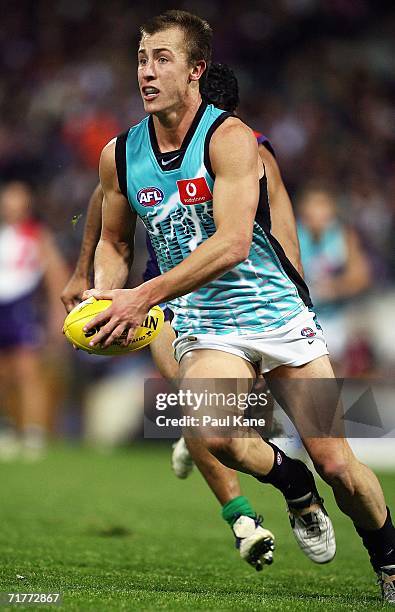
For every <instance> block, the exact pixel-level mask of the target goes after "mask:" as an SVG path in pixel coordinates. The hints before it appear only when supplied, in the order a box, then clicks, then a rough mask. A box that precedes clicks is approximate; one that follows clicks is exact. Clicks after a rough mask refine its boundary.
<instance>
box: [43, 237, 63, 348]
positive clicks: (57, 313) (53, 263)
mask: <svg viewBox="0 0 395 612" xmlns="http://www.w3.org/2000/svg"><path fill="white" fill-rule="evenodd" d="M40 257H41V261H42V263H43V268H44V279H43V280H44V285H45V289H46V292H47V304H48V329H49V335H50V337H51V338H52V339H55V340H58V339H60V337H61V336H60V333H59V330H60V329H61V327H62V324H63V320H64V309H63V306H62V304H61V302H60V300H59V295H60V293H61V291H62V289H63V287H64V286H65V284H66V282H67V280H68V277H69V270H68V266H67V264H66V261H65V259H64V257H63V255H62V254H61V252H60V250H59V248H58V246H57V245H56V242H55V239H54V237H53V235H52V233H51V232H50V231H48V230H47V229H42V230H41V236H40Z"/></svg>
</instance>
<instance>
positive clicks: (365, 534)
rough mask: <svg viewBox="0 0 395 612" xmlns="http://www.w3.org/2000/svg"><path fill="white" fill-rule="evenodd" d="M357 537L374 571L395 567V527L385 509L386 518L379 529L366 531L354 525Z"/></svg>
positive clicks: (388, 512)
mask: <svg viewBox="0 0 395 612" xmlns="http://www.w3.org/2000/svg"><path fill="white" fill-rule="evenodd" d="M355 529H356V530H357V533H358V535H360V536H361V538H362V542H363V545H364V546H365V548H366V550H367V551H368V553H369V556H370V562H371V564H372V565H373V569H374V570H376V571H377V570H378V569H379V568H380V567H382V566H383V565H395V527H394V525H393V524H392V520H391V513H390V511H389V508H387V518H386V519H385V523H384V525H383V526H382V527H380V529H375V530H374V531H370V530H369V531H368V530H366V529H362V528H361V527H357V525H355Z"/></svg>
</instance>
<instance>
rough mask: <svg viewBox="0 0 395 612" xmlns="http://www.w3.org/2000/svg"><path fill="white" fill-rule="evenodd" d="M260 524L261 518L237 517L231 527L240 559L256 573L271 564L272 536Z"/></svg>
mask: <svg viewBox="0 0 395 612" xmlns="http://www.w3.org/2000/svg"><path fill="white" fill-rule="evenodd" d="M261 523H262V517H261V516H257V517H255V518H252V517H250V516H239V518H238V519H237V521H236V522H235V523H234V524H233V527H232V529H233V533H234V534H235V537H236V548H238V549H239V552H240V557H241V558H242V559H244V560H245V561H247V563H249V564H250V565H252V566H253V567H255V569H256V571H257V572H260V571H261V570H263V566H264V565H271V564H272V563H273V550H274V535H273V534H272V532H271V531H269V530H268V529H264V528H263V527H262V526H261Z"/></svg>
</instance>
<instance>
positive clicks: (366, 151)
mask: <svg viewBox="0 0 395 612" xmlns="http://www.w3.org/2000/svg"><path fill="white" fill-rule="evenodd" d="M168 8H184V9H187V10H191V11H193V12H196V13H197V14H199V15H200V16H202V17H205V18H207V19H208V21H209V22H210V23H211V25H212V26H213V28H214V57H213V59H215V60H216V61H221V62H225V63H228V64H229V65H230V66H231V67H232V68H233V69H234V70H235V72H236V75H237V77H238V79H239V84H240V97H241V107H240V115H241V117H242V118H243V119H244V120H245V121H246V122H247V123H248V124H249V125H251V126H252V127H253V128H254V129H257V130H261V131H263V132H264V133H265V134H266V135H267V136H268V137H269V138H270V140H271V142H272V144H273V146H274V149H275V151H276V154H277V159H278V162H279V164H280V168H281V170H282V174H283V178H284V182H285V184H286V186H287V188H288V190H289V192H290V195H291V197H292V199H293V201H294V203H295V206H296V212H297V210H298V208H297V206H298V200H300V198H301V193H302V191H303V190H304V189H305V187H306V185H308V184H310V183H312V182H314V184H316V185H317V184H319V185H321V186H322V185H325V186H328V187H329V188H330V191H331V194H332V195H333V196H334V197H335V199H336V205H337V209H338V213H337V214H338V216H339V220H340V221H341V222H342V223H344V224H346V225H347V226H350V227H352V229H353V231H355V232H356V234H357V235H358V238H359V241H360V244H361V246H362V248H363V250H364V253H365V254H366V256H367V258H368V260H369V266H370V270H371V278H372V283H371V288H370V290H369V294H368V297H367V298H366V297H365V300H366V299H367V300H368V307H366V309H365V310H364V308H363V307H362V310H361V312H362V314H361V316H360V322H359V329H360V330H362V329H363V328H364V327H366V326H369V321H373V323H372V328H371V330H370V332H369V333H367V334H366V341H367V342H368V344H369V351H370V352H372V353H373V363H372V362H369V364H368V366H367V367H366V368H365V369H367V370H369V369H372V368H373V369H374V368H375V367H376V365H377V364H379V366H380V367H381V366H382V364H383V363H384V364H385V363H390V362H391V349H392V347H393V346H394V344H393V342H392V341H390V343H391V345H389V344H388V341H387V345H388V346H386V348H384V349H383V350H382V351H381V353H380V350H378V351H377V355H375V351H374V346H373V349H372V348H371V344H372V337H373V339H374V338H375V337H376V336H377V334H378V335H380V334H381V333H382V334H384V336H385V335H386V327H385V325H386V324H387V325H388V326H390V327H391V328H392V327H393V325H392V321H391V320H388V318H389V316H390V314H388V313H390V312H391V309H390V307H387V308H385V307H384V310H380V308H382V300H383V299H384V300H385V299H387V296H389V297H388V300H389V304H390V305H393V302H392V298H391V295H392V293H391V292H392V289H393V286H394V281H395V266H394V264H395V249H394V246H393V245H394V241H395V198H394V193H395V105H394V96H395V79H394V74H395V37H394V35H393V33H394V31H395V9H394V8H393V3H392V2H390V1H388V2H386V1H382V2H380V3H377V2H373V0H278V1H276V2H269V1H268V0H265V1H262V0H260V1H258V0H256V1H253V0H252V1H250V2H248V3H245V4H241V3H240V2H238V1H237V0H227V1H226V2H225V1H223V0H216V1H215V2H213V1H211V0H196V1H193V0H186V1H185V2H182V3H179V4H177V5H172V4H169V3H165V2H160V1H155V0H153V1H152V2H151V3H150V4H149V5H146V4H144V3H141V2H137V1H134V0H114V1H112V2H111V3H105V2H101V1H99V0H21V1H20V2H17V3H15V2H11V1H10V0H3V2H2V19H1V23H0V49H1V53H0V70H1V75H2V78H1V80H0V183H1V184H4V183H7V182H8V181H12V180H22V181H26V182H28V183H29V184H31V185H32V186H33V187H34V190H35V192H36V203H37V206H36V208H37V213H38V215H39V218H40V220H41V221H43V222H44V223H45V224H46V225H47V227H48V228H50V229H51V230H52V232H53V234H54V236H55V238H56V242H57V244H58V247H59V248H60V250H61V252H62V253H63V255H64V257H65V258H66V260H67V261H68V263H69V265H70V267H72V266H73V264H74V262H75V259H76V257H77V253H78V249H79V245H80V240H81V235H82V229H83V223H84V214H85V210H86V206H87V202H88V199H89V196H90V194H91V192H92V190H93V188H94V186H95V185H96V183H97V180H98V174H97V165H98V159H99V155H100V151H101V149H102V147H103V146H104V145H105V144H106V143H107V142H108V141H109V140H110V139H111V138H112V137H113V136H115V135H116V134H118V133H120V132H121V131H123V130H124V129H126V128H127V127H128V126H130V125H132V124H134V123H136V122H138V121H139V120H140V119H141V118H142V116H143V108H142V104H141V102H140V96H139V93H138V90H137V86H136V78H135V69H136V61H135V56H136V46H137V42H138V37H139V31H138V28H139V25H140V24H141V23H144V21H145V20H147V18H149V17H150V16H152V15H153V14H156V13H158V12H160V11H162V10H164V9H168ZM145 257H146V254H145V247H144V238H143V235H142V232H141V230H140V233H139V235H138V240H137V249H136V260H135V267H134V273H133V278H132V283H134V284H138V283H139V282H140V278H141V272H142V270H143V268H144V265H145ZM376 312H377V313H379V312H380V314H379V315H377V316H379V318H380V322H379V323H380V325H381V328H380V329H379V330H377V325H376V323H377V321H375V318H376ZM369 317H370V318H369ZM386 318H387V320H385V319H386ZM361 321H362V323H361ZM365 331H366V330H365ZM384 343H385V342H384ZM373 345H374V342H373ZM392 351H394V349H392ZM392 355H393V360H392V365H393V364H394V363H395V355H394V352H393V353H392ZM359 357H360V356H359ZM354 358H355V355H354ZM146 359H148V357H147V358H146ZM376 362H377V363H376ZM362 370H364V367H362Z"/></svg>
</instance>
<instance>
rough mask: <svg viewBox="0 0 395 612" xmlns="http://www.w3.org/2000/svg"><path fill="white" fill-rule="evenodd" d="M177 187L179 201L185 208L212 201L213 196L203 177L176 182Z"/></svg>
mask: <svg viewBox="0 0 395 612" xmlns="http://www.w3.org/2000/svg"><path fill="white" fill-rule="evenodd" d="M177 187H178V193H179V194H180V200H181V202H182V203H183V204H185V205H186V206H193V205H194V204H204V203H205V202H210V201H211V200H212V199H213V194H212V193H211V191H210V188H209V186H208V184H207V181H206V179H205V178H204V177H203V176H201V177H199V178H194V179H183V180H181V181H177Z"/></svg>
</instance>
